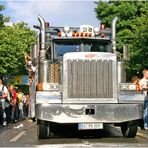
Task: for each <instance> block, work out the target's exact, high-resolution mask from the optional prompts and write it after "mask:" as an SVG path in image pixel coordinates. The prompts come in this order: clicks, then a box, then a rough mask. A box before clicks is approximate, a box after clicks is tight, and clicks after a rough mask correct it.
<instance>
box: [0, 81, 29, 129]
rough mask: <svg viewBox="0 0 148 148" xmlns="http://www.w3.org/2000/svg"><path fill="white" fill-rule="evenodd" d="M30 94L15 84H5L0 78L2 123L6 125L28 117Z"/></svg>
mask: <svg viewBox="0 0 148 148" xmlns="http://www.w3.org/2000/svg"><path fill="white" fill-rule="evenodd" d="M29 102H30V99H29V95H28V94H27V95H25V94H24V93H23V92H22V90H21V89H15V88H14V86H13V85H7V86H5V85H3V82H2V80H1V79H0V122H1V123H0V124H2V125H3V126H6V125H7V124H12V123H15V122H17V121H22V120H24V119H25V118H27V117H28V112H29Z"/></svg>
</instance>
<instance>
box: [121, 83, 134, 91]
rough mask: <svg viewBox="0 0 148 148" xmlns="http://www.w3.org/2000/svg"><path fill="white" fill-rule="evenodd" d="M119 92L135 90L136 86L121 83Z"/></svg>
mask: <svg viewBox="0 0 148 148" xmlns="http://www.w3.org/2000/svg"><path fill="white" fill-rule="evenodd" d="M120 90H136V85H135V84H132V83H121V84H120Z"/></svg>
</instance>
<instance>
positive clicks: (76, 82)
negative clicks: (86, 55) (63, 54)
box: [66, 59, 113, 98]
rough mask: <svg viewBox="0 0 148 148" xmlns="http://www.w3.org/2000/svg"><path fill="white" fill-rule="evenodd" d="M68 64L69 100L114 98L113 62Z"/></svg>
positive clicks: (71, 61) (69, 62) (73, 61)
mask: <svg viewBox="0 0 148 148" xmlns="http://www.w3.org/2000/svg"><path fill="white" fill-rule="evenodd" d="M66 62H67V76H68V77H67V79H68V85H67V87H68V88H67V89H68V90H67V93H68V94H67V95H68V98H113V61H112V60H101V59H95V60H81V59H79V60H74V59H73V60H72V59H69V60H67V61H66Z"/></svg>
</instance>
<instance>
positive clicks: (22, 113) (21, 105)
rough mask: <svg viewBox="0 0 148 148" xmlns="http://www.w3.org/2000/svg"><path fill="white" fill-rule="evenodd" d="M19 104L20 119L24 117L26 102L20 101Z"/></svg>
mask: <svg viewBox="0 0 148 148" xmlns="http://www.w3.org/2000/svg"><path fill="white" fill-rule="evenodd" d="M18 105H19V119H24V109H23V106H24V104H23V103H22V102H20V103H19V104H18Z"/></svg>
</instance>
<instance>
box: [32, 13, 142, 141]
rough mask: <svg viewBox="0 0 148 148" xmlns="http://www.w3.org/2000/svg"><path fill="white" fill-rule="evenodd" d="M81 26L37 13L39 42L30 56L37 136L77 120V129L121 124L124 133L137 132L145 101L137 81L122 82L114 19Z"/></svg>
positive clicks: (131, 133)
mask: <svg viewBox="0 0 148 148" xmlns="http://www.w3.org/2000/svg"><path fill="white" fill-rule="evenodd" d="M117 19H118V18H117V17H115V18H113V20H112V26H111V28H106V26H105V25H104V24H100V25H99V26H98V27H96V28H94V27H93V26H91V25H81V26H80V27H68V26H65V27H56V26H50V24H49V23H47V22H45V20H44V18H42V17H41V16H38V20H39V23H40V25H39V26H34V27H35V28H37V29H38V30H39V35H38V36H39V37H38V42H37V44H36V45H35V46H34V48H33V52H32V53H33V54H32V58H36V59H37V60H38V65H37V71H36V73H35V77H34V78H35V79H36V81H35V83H32V84H33V85H36V86H35V87H33V88H36V89H34V90H35V93H33V94H34V96H35V100H34V102H35V118H36V119H37V136H38V138H39V139H44V138H49V137H50V133H51V125H53V124H54V123H56V124H75V125H76V126H77V128H78V130H92V132H93V129H103V128H104V126H105V125H107V124H112V125H114V126H120V127H121V131H122V133H123V136H124V137H135V136H136V133H137V128H138V121H139V120H141V119H142V110H143V105H142V103H140V102H137V101H135V100H138V99H140V98H142V97H143V96H142V94H141V92H139V91H137V90H136V88H137V87H136V85H135V84H130V83H126V79H125V77H126V76H125V68H124V63H125V60H126V59H127V56H126V53H127V50H126V49H127V48H126V46H125V47H124V50H123V51H124V52H123V55H125V56H123V58H122V59H121V58H119V57H118V52H117V50H116V22H117Z"/></svg>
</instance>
